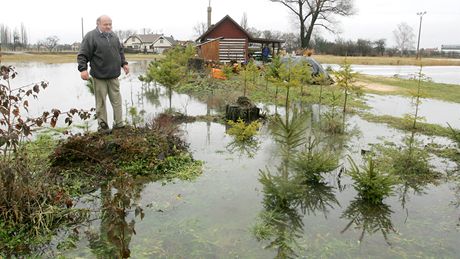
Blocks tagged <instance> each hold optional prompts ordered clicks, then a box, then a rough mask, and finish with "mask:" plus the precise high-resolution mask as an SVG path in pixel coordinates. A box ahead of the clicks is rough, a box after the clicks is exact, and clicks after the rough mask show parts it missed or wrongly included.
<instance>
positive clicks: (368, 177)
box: [348, 156, 395, 204]
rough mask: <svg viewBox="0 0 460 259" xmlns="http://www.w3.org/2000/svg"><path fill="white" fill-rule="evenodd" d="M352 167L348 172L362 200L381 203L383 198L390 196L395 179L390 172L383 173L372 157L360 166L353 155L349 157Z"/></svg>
mask: <svg viewBox="0 0 460 259" xmlns="http://www.w3.org/2000/svg"><path fill="white" fill-rule="evenodd" d="M348 161H349V162H350V164H351V169H350V170H349V172H348V174H349V175H350V177H351V178H352V179H353V180H354V184H353V186H354V187H355V189H356V191H357V192H358V195H359V196H360V198H361V199H362V200H366V201H368V202H370V203H372V204H381V203H382V201H383V199H384V198H386V197H388V196H390V195H391V193H392V191H393V185H394V184H395V179H394V178H393V177H392V176H391V175H388V174H384V173H381V172H380V171H379V170H378V169H377V168H376V167H375V162H374V160H373V159H372V157H370V156H369V157H368V158H367V166H362V167H361V168H359V167H358V166H357V165H356V163H355V162H354V161H353V159H352V158H351V157H349V158H348Z"/></svg>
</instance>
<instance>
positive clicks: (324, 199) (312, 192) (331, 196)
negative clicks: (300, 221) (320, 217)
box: [300, 182, 340, 217]
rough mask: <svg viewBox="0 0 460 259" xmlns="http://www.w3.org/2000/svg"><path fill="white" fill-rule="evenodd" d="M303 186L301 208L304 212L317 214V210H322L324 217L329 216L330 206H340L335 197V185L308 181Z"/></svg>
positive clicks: (331, 207)
mask: <svg viewBox="0 0 460 259" xmlns="http://www.w3.org/2000/svg"><path fill="white" fill-rule="evenodd" d="M301 188H302V195H301V199H300V208H301V210H302V213H304V214H305V213H308V214H314V215H316V211H320V212H322V213H323V214H324V217H327V214H328V213H329V210H328V209H329V208H330V209H333V208H334V206H335V205H337V206H340V204H339V201H338V200H337V198H336V197H335V192H334V187H332V186H329V185H327V184H326V183H323V182H319V183H307V184H304V185H303V186H302V187H301Z"/></svg>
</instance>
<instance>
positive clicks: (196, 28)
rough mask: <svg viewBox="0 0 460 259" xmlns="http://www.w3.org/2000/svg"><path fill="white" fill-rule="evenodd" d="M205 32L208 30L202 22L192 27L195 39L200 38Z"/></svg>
mask: <svg viewBox="0 0 460 259" xmlns="http://www.w3.org/2000/svg"><path fill="white" fill-rule="evenodd" d="M207 30H208V25H207V24H206V23H204V22H200V23H197V24H196V25H195V26H193V31H194V32H195V36H196V37H200V36H201V35H202V34H203V33H205V32H206V31H207Z"/></svg>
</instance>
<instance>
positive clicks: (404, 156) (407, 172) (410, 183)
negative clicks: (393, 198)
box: [376, 132, 439, 208]
mask: <svg viewBox="0 0 460 259" xmlns="http://www.w3.org/2000/svg"><path fill="white" fill-rule="evenodd" d="M420 146H421V144H420V143H419V142H418V141H417V140H416V138H415V133H414V132H411V134H410V135H409V136H408V137H407V138H405V139H404V144H403V145H402V146H396V145H394V144H391V143H387V144H386V145H384V146H376V150H377V152H379V154H380V156H379V159H378V164H379V167H381V168H382V170H385V171H387V172H391V173H392V174H393V175H395V176H397V177H398V179H399V180H398V181H399V186H398V187H397V188H396V192H397V193H398V194H399V196H400V198H399V199H400V201H401V204H402V207H403V208H405V205H406V203H407V200H408V198H409V194H410V193H414V194H417V195H421V194H424V193H425V189H426V188H427V186H428V185H429V184H436V183H437V182H438V180H439V174H438V173H437V172H435V171H434V170H433V168H432V166H431V165H430V163H429V158H430V155H429V153H428V151H427V150H426V149H424V148H421V147H420Z"/></svg>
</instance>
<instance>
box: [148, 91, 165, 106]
mask: <svg viewBox="0 0 460 259" xmlns="http://www.w3.org/2000/svg"><path fill="white" fill-rule="evenodd" d="M145 98H146V99H147V101H148V102H149V103H150V104H152V105H153V106H155V107H160V105H161V103H160V88H159V87H153V88H148V89H145Z"/></svg>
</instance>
